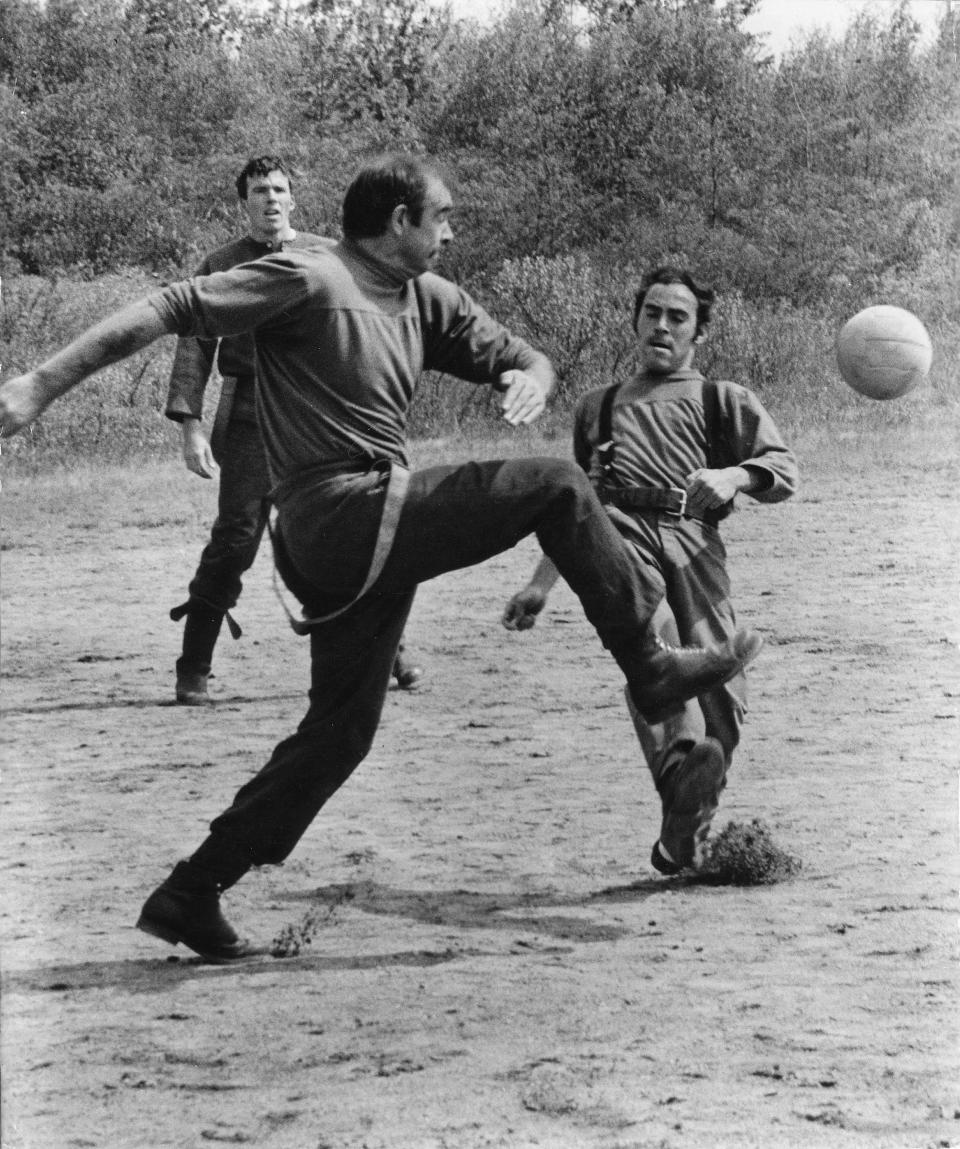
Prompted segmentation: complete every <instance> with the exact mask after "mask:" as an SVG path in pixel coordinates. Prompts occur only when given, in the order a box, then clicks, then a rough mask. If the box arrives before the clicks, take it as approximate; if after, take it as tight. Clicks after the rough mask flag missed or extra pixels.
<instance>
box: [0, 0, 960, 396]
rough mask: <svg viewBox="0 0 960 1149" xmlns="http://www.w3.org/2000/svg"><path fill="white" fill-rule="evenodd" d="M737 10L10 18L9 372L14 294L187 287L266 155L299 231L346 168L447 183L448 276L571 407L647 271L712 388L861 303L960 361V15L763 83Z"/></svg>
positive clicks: (565, 7) (214, 8)
mask: <svg viewBox="0 0 960 1149" xmlns="http://www.w3.org/2000/svg"><path fill="white" fill-rule="evenodd" d="M755 3H756V0H728V2H727V3H724V4H719V3H715V2H714V0H587V2H586V3H583V4H580V5H571V4H570V3H568V2H566V0H514V3H513V4H512V6H511V7H509V8H508V9H507V10H506V12H505V14H504V15H503V16H502V17H500V18H499V19H498V20H497V21H496V22H494V23H492V24H490V25H488V26H483V27H478V26H476V25H473V24H470V23H465V22H458V21H455V20H453V19H452V18H451V17H450V14H449V12H447V11H445V10H443V9H438V8H435V7H432V6H430V3H429V0H303V2H302V3H299V4H297V3H296V2H295V0H266V3H265V4H264V5H263V6H262V7H259V8H257V7H254V6H251V5H249V4H247V5H245V6H239V5H238V4H235V3H234V2H233V0H126V2H124V0H48V2H47V3H46V4H44V5H41V4H39V3H37V2H34V0H5V2H4V4H3V5H2V6H0V123H2V125H3V134H4V140H5V142H6V156H7V160H6V163H5V164H4V167H3V169H2V171H0V213H2V218H3V220H4V223H5V228H4V233H3V247H2V253H0V260H2V270H3V272H4V275H5V293H4V294H5V306H6V309H7V313H8V314H7V316H6V319H5V321H4V322H5V329H6V337H5V346H4V347H3V348H2V350H3V352H4V367H5V369H9V368H10V367H11V366H16V365H17V362H16V361H17V360H18V358H19V356H20V354H21V351H23V350H24V349H23V348H22V347H21V346H19V345H17V344H16V340H15V339H14V334H15V332H14V328H15V327H16V314H19V310H20V308H21V306H22V305H25V304H24V300H26V302H27V303H29V301H30V299H31V298H33V295H34V294H35V293H36V291H37V290H38V289H37V288H36V285H35V280H34V279H33V278H29V277H41V278H46V279H49V280H55V279H57V278H59V277H63V276H68V277H69V278H70V279H72V280H77V279H83V278H87V279H92V278H98V277H102V276H104V275H105V274H106V273H116V272H121V273H124V274H125V271H124V269H132V268H136V269H137V271H138V273H140V274H143V273H150V272H152V273H154V274H155V275H157V276H160V277H166V276H170V275H178V274H181V273H183V272H184V271H188V270H190V269H191V268H192V267H193V265H194V263H195V262H196V261H197V259H198V258H199V256H200V254H201V252H203V251H205V250H207V249H209V247H210V246H211V245H213V244H215V243H218V242H222V241H223V240H225V239H226V238H227V237H228V236H229V235H231V234H233V233H234V232H235V230H236V227H237V216H236V212H235V207H234V204H233V202H232V200H233V194H232V187H233V177H234V175H235V173H236V171H237V169H238V168H239V166H241V164H242V163H243V162H244V161H245V160H246V158H247V157H248V156H249V155H251V154H257V153H261V152H265V151H270V152H277V153H280V154H282V155H284V156H285V157H287V158H288V159H289V160H290V161H291V163H292V164H293V166H294V169H295V171H296V172H297V181H296V185H295V192H296V196H297V200H298V204H299V211H298V215H297V217H296V221H297V223H298V225H299V226H301V227H303V228H308V229H310V230H314V231H321V232H325V233H328V234H336V232H337V230H338V216H339V202H340V198H341V195H342V192H343V189H344V186H345V184H346V182H347V181H348V179H349V177H350V175H351V174H352V171H353V170H354V168H355V166H356V164H357V162H358V161H359V159H360V158H361V157H363V156H366V155H368V154H370V153H371V152H373V151H379V150H382V149H386V148H396V147H403V148H410V149H413V150H417V151H421V152H425V153H428V154H431V155H434V156H436V157H438V158H439V160H440V161H441V162H442V164H443V165H444V167H445V169H446V170H447V172H448V174H449V176H450V179H451V182H452V183H453V185H454V187H455V190H456V194H457V202H458V210H457V215H456V218H455V227H456V231H457V240H458V242H457V243H456V245H455V250H454V253H453V255H452V258H451V260H450V262H449V264H448V266H447V271H448V273H449V274H451V275H452V276H453V277H454V278H457V279H458V280H460V281H462V282H464V283H465V284H466V285H467V286H469V287H470V289H471V290H473V291H474V292H476V293H477V294H479V296H480V297H481V298H484V299H488V300H492V299H494V298H495V300H496V309H497V312H498V314H503V316H504V318H506V319H507V320H509V321H510V322H511V323H513V324H516V325H517V326H518V327H519V329H520V330H522V331H524V332H526V333H528V334H530V335H533V336H535V337H536V338H537V340H538V341H539V342H540V343H541V344H542V345H544V346H545V348H546V349H547V350H549V351H550V352H551V354H553V355H554V357H555V358H556V360H557V364H558V367H559V368H560V374H561V387H562V390H563V392H564V393H565V394H567V395H568V396H572V395H574V394H575V393H576V392H577V391H578V390H580V389H582V387H583V386H586V385H588V384H592V383H595V382H598V381H600V380H601V379H602V378H604V377H606V375H607V374H609V372H610V371H612V370H616V369H618V367H620V366H621V365H624V364H626V363H627V362H628V360H629V352H630V348H629V330H628V329H627V327H626V325H625V323H624V316H625V314H626V304H627V300H628V298H629V291H630V285H631V284H632V283H634V282H635V280H636V276H637V274H638V273H639V269H640V268H642V267H643V266H645V265H647V264H648V263H649V262H650V261H651V260H654V259H660V258H663V257H666V256H669V257H671V258H675V259H678V260H680V261H683V262H685V263H690V264H692V265H693V266H694V267H695V268H696V269H697V270H698V271H699V272H700V274H701V275H702V276H703V277H704V278H707V279H710V280H712V281H714V282H715V283H717V285H718V286H720V287H721V289H722V291H723V292H724V294H725V296H726V299H727V305H726V308H727V309H726V312H725V313H724V314H725V316H726V320H725V322H726V327H724V326H722V325H721V328H720V334H721V339H720V340H719V346H720V350H719V351H716V352H714V361H715V363H716V365H717V366H718V368H720V369H726V368H727V367H728V363H727V360H726V359H725V358H724V352H723V350H722V348H723V346H724V338H723V332H724V331H727V332H728V333H729V332H730V331H734V330H736V331H738V332H739V336H738V338H740V339H741V343H740V345H739V346H738V347H737V348H733V347H732V345H731V343H730V339H729V338H727V343H726V347H727V350H728V351H730V352H733V351H737V352H738V353H739V354H737V355H735V356H734V355H732V356H730V358H732V359H733V362H731V363H730V364H729V369H730V370H731V371H736V374H737V377H743V378H744V381H745V382H748V383H751V384H752V385H757V384H759V385H760V386H761V388H762V387H763V386H764V385H767V386H769V385H770V383H771V372H772V371H775V370H778V369H780V368H782V367H783V362H782V361H781V360H778V358H777V353H776V350H775V349H776V347H777V346H782V347H785V346H787V345H790V346H793V349H794V350H796V347H795V346H794V344H792V343H791V340H793V341H794V343H795V341H796V332H797V330H798V327H803V328H804V329H805V330H806V331H807V337H808V341H809V339H813V340H820V339H825V340H827V341H829V332H830V330H831V328H832V327H835V325H836V324H837V322H838V320H839V319H840V318H841V317H843V316H845V315H848V314H850V313H851V312H852V311H853V310H856V309H858V308H859V307H860V306H864V305H866V304H867V303H871V302H878V301H881V300H884V301H889V302H896V303H899V304H902V305H904V306H908V307H913V308H914V309H916V310H917V311H918V312H919V313H920V314H921V315H922V316H923V318H924V320H925V321H926V322H927V323H928V325H930V326H931V327H932V329H934V330H935V332H936V331H937V330H941V329H942V330H941V334H945V338H946V339H947V342H948V345H949V347H950V348H951V349H952V350H953V352H955V351H956V347H957V342H958V340H957V329H956V322H957V316H958V315H960V47H958V45H960V14H958V13H957V12H954V13H952V14H951V13H950V12H948V6H947V5H944V17H943V21H942V24H941V27H940V32H939V36H938V37H937V38H936V40H935V42H933V43H926V42H922V41H921V37H920V29H919V27H918V25H917V23H916V22H915V21H914V19H913V18H912V17H911V15H910V8H909V5H908V4H903V5H901V7H900V8H899V9H898V10H896V11H895V12H894V13H893V15H892V16H889V17H888V18H886V19H880V18H878V17H876V16H875V15H871V14H870V13H869V11H865V12H864V13H863V14H861V15H860V16H859V17H857V18H856V19H855V21H854V22H853V24H852V26H851V27H850V28H849V30H848V31H847V32H846V33H845V35H844V36H843V37H841V38H839V39H832V38H828V37H825V36H824V35H822V34H815V35H811V36H809V37H807V38H806V40H803V41H801V42H799V43H797V44H796V45H795V46H794V47H793V48H792V49H791V50H790V51H789V52H788V53H787V54H786V55H785V56H784V57H783V58H782V59H779V60H776V59H773V58H772V57H770V56H769V55H768V54H767V53H766V51H765V50H764V46H763V44H762V43H761V42H758V41H757V40H756V39H755V38H754V37H752V36H750V35H749V34H748V33H747V32H746V31H745V30H744V21H745V17H746V16H747V15H748V14H749V12H750V10H751V8H752V7H754V6H755ZM11 277H12V278H13V280H14V281H15V280H16V279H17V278H18V277H19V278H23V279H24V281H26V280H27V279H28V278H29V283H30V286H29V288H27V287H24V288H23V289H22V290H21V292H20V295H19V296H18V297H17V298H15V299H14V300H13V302H12V303H11V302H10V295H9V290H10V288H9V285H10V282H11ZM14 313H16V314H14ZM721 318H723V316H721ZM731 325H732V326H731ZM751 336H752V338H751ZM778 341H779V342H778ZM771 347H772V348H773V350H771ZM36 351H37V347H36V346H35V345H34V346H32V347H30V348H28V349H26V353H27V354H29V355H30V356H31V357H32V356H33V355H34V354H35V353H36ZM751 355H753V360H751V358H750V357H751ZM22 365H23V366H25V365H26V364H22ZM806 366H807V369H808V373H809V372H810V371H812V370H813V368H812V367H811V365H810V364H809V363H808V364H807V365H806ZM793 367H794V368H796V367H797V363H794V364H793ZM937 385H938V386H940V387H941V389H942V388H943V382H942V378H941V381H940V382H938V384H937ZM472 402H473V400H472V399H471V398H469V397H468V399H467V400H464V403H465V404H466V407H465V409H467V408H470V405H471V403H472Z"/></svg>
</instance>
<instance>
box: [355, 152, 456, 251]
mask: <svg viewBox="0 0 960 1149" xmlns="http://www.w3.org/2000/svg"><path fill="white" fill-rule="evenodd" d="M439 178H440V176H439V174H438V173H437V171H436V170H435V169H434V168H433V167H431V166H430V164H428V163H427V162H426V161H425V160H422V159H420V158H419V157H417V156H411V155H405V154H388V155H383V156H378V157H376V159H372V160H370V161H369V162H367V163H365V164H364V165H363V167H362V168H361V169H360V171H359V172H357V174H356V175H355V176H354V178H353V182H352V183H351V184H350V186H349V187H348V188H347V192H346V195H345V196H344V197H343V234H344V235H345V236H347V238H348V239H371V238H373V237H374V236H378V235H383V233H384V232H385V231H386V230H387V226H388V225H389V222H390V216H391V215H392V214H393V210H394V208H396V207H399V206H400V204H406V206H407V208H408V209H409V211H410V217H411V219H412V220H413V223H414V224H415V225H417V224H419V223H420V220H421V219H422V217H423V209H424V206H425V205H426V201H427V189H428V188H429V186H430V181H431V180H433V179H439Z"/></svg>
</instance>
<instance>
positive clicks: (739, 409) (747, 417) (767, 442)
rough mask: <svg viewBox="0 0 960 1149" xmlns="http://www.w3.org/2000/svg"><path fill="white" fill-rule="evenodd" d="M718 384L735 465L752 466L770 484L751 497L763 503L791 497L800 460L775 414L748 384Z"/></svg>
mask: <svg viewBox="0 0 960 1149" xmlns="http://www.w3.org/2000/svg"><path fill="white" fill-rule="evenodd" d="M718 388H719V392H720V405H721V411H722V413H723V419H724V425H725V431H726V440H727V442H726V446H727V448H728V450H729V452H730V454H731V457H732V458H731V465H733V466H740V467H749V468H750V469H751V470H753V471H759V472H760V473H761V474H762V475H763V476H764V477H765V478H766V479H767V484H766V486H764V487H762V488H761V489H759V490H757V491H753V492H752V493H751V495H750V498H752V499H756V500H757V501H758V502H761V503H780V502H782V501H783V500H784V499H789V498H790V496H791V495H792V494H794V493H795V491H796V489H797V481H798V470H797V460H796V456H795V455H794V453H793V452H792V451H791V450H790V448H789V447H788V446H787V445H786V443H785V442H784V441H783V438H782V436H781V435H780V432H779V430H778V429H777V426H776V424H775V423H774V421H773V419H772V417H771V416H770V414H769V413H768V412H767V410H766V408H765V407H764V406H763V404H762V403H761V402H760V400H759V399H758V398H757V396H756V395H755V394H754V393H753V392H752V391H749V390H748V389H747V388H746V387H741V386H740V385H739V384H736V383H720V384H718Z"/></svg>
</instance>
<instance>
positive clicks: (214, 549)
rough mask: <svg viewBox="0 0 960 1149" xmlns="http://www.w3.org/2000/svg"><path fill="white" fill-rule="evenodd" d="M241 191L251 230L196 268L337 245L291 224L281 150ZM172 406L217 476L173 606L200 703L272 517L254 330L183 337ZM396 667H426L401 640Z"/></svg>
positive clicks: (196, 455) (189, 451)
mask: <svg viewBox="0 0 960 1149" xmlns="http://www.w3.org/2000/svg"><path fill="white" fill-rule="evenodd" d="M237 195H238V197H239V202H240V206H241V208H242V210H243V212H244V214H245V215H246V217H247V226H248V230H247V234H246V235H244V236H242V237H241V238H239V239H235V240H232V241H231V242H230V243H227V244H225V245H224V246H223V247H219V248H217V249H216V250H215V251H213V252H211V253H210V254H209V255H207V257H206V258H205V259H204V260H203V262H202V263H201V264H200V265H199V267H198V268H197V269H196V272H195V273H194V274H196V275H210V274H211V273H212V272H216V271H228V270H229V269H230V268H232V267H236V266H238V265H239V264H243V263H249V262H250V261H251V260H254V259H259V258H260V257H261V256H264V255H268V254H270V253H275V252H280V251H285V250H291V249H293V250H295V249H298V248H316V247H321V248H322V247H331V246H333V241H332V240H327V239H322V238H321V237H320V236H317V235H311V234H309V233H308V232H297V231H295V230H294V229H293V228H292V227H291V225H290V216H291V214H292V212H293V211H294V209H295V208H296V204H295V202H294V198H293V190H292V186H291V178H290V173H289V172H288V170H287V168H286V166H285V164H284V162H283V160H282V159H279V158H278V157H276V156H270V155H264V156H256V157H254V158H253V159H251V160H249V161H248V162H247V164H246V165H245V166H244V168H243V170H242V171H241V172H240V174H239V175H238V176H237ZM215 367H216V369H217V370H218V371H219V373H220V376H221V377H222V380H223V384H222V389H221V393H220V402H219V404H218V405H217V411H216V416H215V419H214V424H213V432H212V435H211V439H210V440H208V439H207V437H206V435H205V434H204V433H203V428H202V426H201V417H202V414H203V396H204V392H205V390H206V386H207V383H208V382H209V380H210V377H211V375H212V374H213V370H214V368H215ZM166 415H167V418H168V419H172V420H173V421H174V422H177V423H179V424H180V433H181V441H182V447H183V458H184V461H185V462H186V464H187V469H188V470H190V471H192V472H193V473H194V474H195V475H199V476H200V477H201V478H204V479H212V478H214V477H216V476H217V475H218V474H219V476H220V491H219V497H218V505H217V518H216V520H215V521H214V524H213V527H212V529H211V531H210V539H209V541H208V542H207V545H206V546H205V547H204V549H203V553H202V554H201V556H200V563H199V565H198V567H197V570H196V573H195V574H194V576H193V579H192V580H191V582H190V585H189V587H188V593H189V598H188V599H187V601H186V602H184V603H181V604H180V606H177V607H174V609H173V610H171V612H170V617H171V618H172V619H173V620H174V622H178V621H179V620H180V619H182V618H183V619H185V620H186V621H185V623H184V628H183V648H182V651H181V654H180V657H179V658H178V659H177V665H176V674H177V678H176V700H177V702H178V703H180V704H181V705H184V706H202V705H205V704H207V703H209V701H210V697H209V694H208V690H207V681H208V679H209V677H210V670H211V666H212V663H213V652H214V648H215V646H216V644H217V639H218V638H219V636H220V631H221V629H222V626H223V623H224V620H226V622H227V626H228V627H229V629H230V632H231V634H232V635H233V637H234V638H239V637H240V634H241V630H240V627H239V625H238V624H237V622H236V621H235V620H234V618H233V616H232V615H231V613H230V612H231V610H232V609H233V608H234V607H235V606H236V604H237V600H238V599H239V597H240V593H241V591H242V589H243V581H242V577H243V575H244V574H245V573H246V572H247V571H248V570H249V569H250V567H251V566H252V565H253V561H254V559H255V558H256V555H257V550H258V549H259V546H260V542H261V540H262V538H263V532H264V528H265V527H266V523H267V514H268V508H269V503H268V501H267V497H268V495H269V492H270V488H271V486H272V484H271V480H270V475H269V472H268V470H267V462H266V456H265V454H264V450H263V443H262V440H261V437H260V430H259V427H258V426H257V415H256V410H255V406H254V344H253V336H252V335H251V334H247V333H245V334H243V335H236V336H232V337H230V338H227V339H222V340H216V339H192V338H188V339H179V340H178V341H177V350H176V355H175V358H174V363H173V371H172V373H171V376H170V388H169V392H168V394H167V406H166ZM393 676H394V678H395V679H396V681H397V684H398V685H399V686H401V687H402V688H404V689H408V690H409V689H412V688H414V687H416V686H417V685H418V683H419V680H420V678H421V676H422V671H421V670H420V668H419V667H416V666H413V665H411V664H410V663H409V662H408V661H407V660H406V659H405V657H404V654H403V647H402V646H401V649H400V653H398V655H397V661H396V663H395V665H394V669H393Z"/></svg>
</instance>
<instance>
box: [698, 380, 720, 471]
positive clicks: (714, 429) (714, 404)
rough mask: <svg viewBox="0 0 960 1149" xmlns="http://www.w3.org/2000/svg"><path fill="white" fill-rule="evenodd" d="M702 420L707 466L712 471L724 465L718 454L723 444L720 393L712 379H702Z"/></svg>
mask: <svg viewBox="0 0 960 1149" xmlns="http://www.w3.org/2000/svg"><path fill="white" fill-rule="evenodd" d="M702 401H703V422H704V428H705V430H706V435H707V467H708V468H709V469H710V470H711V471H713V470H716V469H717V468H718V467H722V466H724V465H725V464H724V462H723V459H722V457H721V454H720V448H721V447H722V445H723V441H724V436H723V421H722V420H721V418H720V394H719V389H718V387H717V385H716V383H715V382H714V381H713V380H712V379H705V380H704V381H703V392H702Z"/></svg>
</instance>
